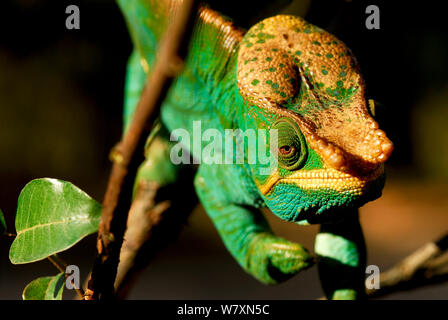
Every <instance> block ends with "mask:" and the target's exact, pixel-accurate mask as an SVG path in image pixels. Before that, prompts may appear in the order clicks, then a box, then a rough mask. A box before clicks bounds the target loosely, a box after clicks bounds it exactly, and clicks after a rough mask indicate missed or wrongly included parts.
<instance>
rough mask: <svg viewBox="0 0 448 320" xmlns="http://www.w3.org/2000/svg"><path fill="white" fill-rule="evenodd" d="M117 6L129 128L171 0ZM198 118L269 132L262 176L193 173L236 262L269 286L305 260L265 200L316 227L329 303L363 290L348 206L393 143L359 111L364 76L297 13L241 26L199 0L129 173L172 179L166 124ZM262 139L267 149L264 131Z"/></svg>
mask: <svg viewBox="0 0 448 320" xmlns="http://www.w3.org/2000/svg"><path fill="white" fill-rule="evenodd" d="M175 2H176V1H173V2H172V3H174V4H175ZM118 3H119V5H120V7H121V9H122V11H123V12H124V15H125V18H126V20H127V23H128V27H129V30H130V33H131V36H132V39H133V42H134V46H135V50H134V52H133V54H132V56H131V58H130V60H129V65H128V72H127V79H126V100H125V113H124V118H125V127H127V126H128V124H129V121H130V119H131V117H132V115H133V112H134V110H135V106H136V104H137V101H138V98H139V96H140V92H141V90H142V87H143V84H144V81H145V78H146V75H147V73H148V72H150V69H151V66H152V65H153V63H154V59H155V50H156V46H157V43H158V42H159V40H160V38H161V35H162V33H163V31H164V30H165V28H166V25H167V23H168V22H167V21H168V12H170V11H171V9H170V7H169V5H170V3H171V2H170V1H152V0H118ZM372 106H373V105H372ZM341 119H343V120H341ZM199 120H200V121H201V125H202V130H207V129H216V130H218V131H219V132H220V133H222V134H223V135H224V132H225V131H224V130H226V129H241V130H243V131H244V130H246V129H272V128H274V129H278V147H279V149H278V150H275V152H279V155H278V159H279V162H278V164H279V165H278V166H275V167H273V169H272V170H271V171H270V173H269V174H268V175H266V174H260V168H261V164H260V163H255V164H249V163H248V161H244V163H242V164H226V165H223V164H213V163H212V164H205V163H204V162H202V163H201V164H200V165H199V169H198V171H197V174H196V178H195V188H196V191H197V194H198V196H199V199H200V201H201V203H202V204H203V206H204V208H205V210H206V212H207V213H208V215H209V216H210V218H211V219H212V221H213V223H214V225H215V226H216V228H217V230H218V232H219V234H220V235H221V237H222V239H223V241H224V244H225V245H226V247H227V249H228V250H229V251H230V253H231V254H232V255H233V256H234V257H235V259H236V260H237V261H238V263H239V264H240V265H241V267H242V268H244V269H245V270H246V271H247V272H248V273H250V274H251V275H253V276H254V277H255V278H257V279H258V280H260V281H262V282H263V283H267V284H275V283H279V282H281V281H284V280H286V279H288V278H290V277H292V276H293V275H295V274H297V273H298V272H299V271H301V270H304V269H306V268H308V267H310V266H312V265H313V263H314V259H313V257H312V255H311V254H310V253H309V252H308V251H307V250H306V249H305V248H304V247H303V246H302V245H300V244H298V243H293V242H290V241H288V240H285V239H282V238H280V237H278V236H275V235H274V234H273V233H272V231H271V229H270V228H269V225H268V223H267V221H266V220H265V218H264V216H263V214H262V213H261V212H260V208H262V207H266V206H267V207H268V208H269V209H270V210H271V211H272V212H273V213H274V214H275V215H277V216H278V217H280V218H281V219H283V220H286V221H290V222H293V223H298V224H310V223H319V224H322V226H321V230H320V232H319V234H318V235H317V236H316V244H315V252H316V254H317V256H318V257H319V263H318V268H319V274H320V277H321V280H322V286H323V289H324V292H325V294H326V296H327V297H328V298H329V299H356V298H362V297H364V273H365V263H366V258H365V257H366V253H365V245H364V240H363V235H362V230H361V227H360V224H359V221H358V210H357V208H358V207H359V206H361V205H363V204H364V203H366V202H367V201H371V200H374V199H376V198H378V197H379V196H380V195H381V189H382V187H383V184H384V174H383V170H382V168H383V166H382V163H383V162H384V161H385V160H386V159H387V158H388V156H389V154H390V152H391V151H392V145H391V143H390V141H389V140H388V139H387V137H385V135H384V133H383V132H382V131H381V130H379V129H378V127H377V125H375V121H374V120H373V119H372V118H371V116H370V115H369V111H368V109H367V103H366V99H365V97H364V84H363V82H362V78H361V77H360V74H359V70H358V67H357V64H356V61H355V59H354V58H353V57H352V55H351V53H350V51H349V50H348V49H347V48H346V47H345V45H344V44H343V43H342V42H340V41H339V40H337V39H336V38H335V37H333V36H331V35H329V34H328V33H326V32H325V31H323V30H321V29H319V28H317V27H315V26H313V25H311V24H308V23H307V22H305V21H304V20H302V19H300V18H297V17H291V16H277V17H273V18H270V19H266V20H264V21H262V22H260V23H258V24H257V25H255V26H254V27H252V28H251V29H250V30H249V31H248V32H247V33H244V31H241V30H240V29H238V28H236V27H235V26H233V25H232V23H231V21H230V20H229V19H227V18H225V17H223V16H221V15H220V14H218V13H216V12H214V11H213V10H211V9H208V8H205V7H203V8H201V13H200V16H199V18H198V20H197V22H196V27H195V31H194V34H193V38H192V42H191V45H190V51H189V56H188V58H187V61H186V64H185V69H184V71H183V72H182V74H181V75H180V76H179V77H178V78H177V80H176V81H175V83H174V85H173V87H172V88H171V90H170V92H169V95H168V98H167V99H166V101H165V102H164V103H163V106H162V109H161V125H160V126H158V127H157V128H158V129H156V130H155V131H154V132H153V134H152V137H151V139H150V140H151V142H150V143H149V144H148V148H147V153H146V156H147V160H146V162H145V163H144V164H143V165H142V167H141V169H140V172H139V176H138V179H147V180H150V181H155V182H158V183H159V184H160V185H169V184H174V183H176V180H177V177H178V176H179V172H180V170H179V166H176V165H174V164H173V163H172V162H171V160H170V156H169V154H170V153H169V150H170V148H171V147H172V146H173V145H175V144H176V142H175V141H174V142H173V141H170V137H169V132H171V136H172V138H176V139H178V140H182V138H181V137H179V136H176V134H175V133H176V129H178V128H182V129H185V130H187V131H188V132H189V133H190V135H191V136H193V121H199ZM338 121H339V122H338ZM350 128H358V131H356V130H351V129H350ZM353 131H355V132H353ZM268 132H269V131H268ZM372 137H373V138H372ZM266 141H267V142H266V144H267V148H268V149H269V148H270V145H269V141H270V140H269V136H268V137H267V140H266ZM181 142H183V143H182V145H183V147H184V149H185V150H187V151H189V152H190V153H191V154H192V156H193V157H195V158H198V159H200V158H201V154H200V153H198V150H197V149H193V148H190V147H189V144H188V143H185V141H183V140H182V141H181ZM207 144H208V142H205V141H202V146H201V148H202V149H203V148H204V147H206V146H207ZM285 147H286V149H285ZM245 160H247V154H246V155H245ZM173 198H175V195H173Z"/></svg>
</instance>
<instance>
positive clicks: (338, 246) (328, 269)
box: [315, 209, 366, 300]
mask: <svg viewBox="0 0 448 320" xmlns="http://www.w3.org/2000/svg"><path fill="white" fill-rule="evenodd" d="M352 210H353V213H351V214H350V215H349V217H348V218H346V219H345V220H344V221H341V222H338V223H334V224H323V225H321V229H320V231H319V233H318V234H317V236H316V242H315V252H316V254H317V255H318V257H319V262H318V265H317V266H318V270H319V277H320V279H321V283H322V287H323V290H324V292H325V295H326V297H327V298H328V299H336V300H353V299H364V298H365V285H364V281H365V270H366V247H365V243H364V236H363V233H362V229H361V225H360V223H359V218H358V213H357V209H352Z"/></svg>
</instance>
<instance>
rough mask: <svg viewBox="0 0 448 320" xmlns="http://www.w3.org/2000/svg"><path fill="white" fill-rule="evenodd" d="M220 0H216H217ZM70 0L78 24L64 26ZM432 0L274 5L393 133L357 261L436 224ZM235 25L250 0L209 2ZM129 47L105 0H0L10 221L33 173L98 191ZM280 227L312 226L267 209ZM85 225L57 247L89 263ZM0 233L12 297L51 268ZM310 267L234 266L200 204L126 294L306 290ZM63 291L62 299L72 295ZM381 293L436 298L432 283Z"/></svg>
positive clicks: (440, 102) (440, 132) (84, 266)
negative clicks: (273, 278) (350, 63)
mask: <svg viewBox="0 0 448 320" xmlns="http://www.w3.org/2000/svg"><path fill="white" fill-rule="evenodd" d="M224 3H225V4H224ZM69 4H76V5H78V6H79V8H80V11H81V29H80V30H67V29H66V28H65V19H66V16H67V15H66V14H65V8H66V6H67V5H69ZM369 4H377V5H378V6H379V8H380V18H381V25H380V26H381V29H380V30H367V29H366V27H365V19H366V17H367V15H366V14H365V8H366V6H367V5H369ZM437 4H438V3H437V2H435V1H424V2H423V1H418V2H415V3H410V2H398V1H370V2H368V3H367V2H365V1H356V0H353V1H322V0H312V1H300V0H298V1H294V2H293V3H292V4H291V5H290V6H289V7H288V8H286V9H285V11H284V12H287V13H294V14H296V15H301V16H305V17H306V18H307V19H308V20H309V21H310V22H312V23H314V24H316V25H318V26H320V27H323V28H324V29H326V30H328V31H330V32H332V33H334V34H335V35H336V36H338V37H339V38H340V39H341V40H343V41H344V42H345V43H346V44H347V45H348V47H350V48H351V49H352V50H353V52H354V54H355V55H356V57H357V58H358V60H359V63H360V65H361V68H362V72H363V75H364V77H365V80H366V83H367V88H368V97H370V98H374V99H375V100H377V101H380V102H381V103H382V104H384V105H385V107H386V109H387V114H386V115H385V116H382V117H381V119H380V124H381V126H382V127H383V128H384V129H385V131H386V132H387V134H388V136H389V137H390V138H391V140H392V141H393V142H394V144H395V151H394V153H393V155H392V157H391V158H390V161H389V162H388V165H387V166H388V168H387V170H388V174H389V180H388V183H387V185H386V188H385V190H384V196H383V198H381V199H380V200H378V201H375V202H373V203H370V204H368V205H366V206H365V207H363V208H362V209H361V219H362V222H363V226H364V229H365V233H366V239H367V244H368V248H369V263H371V264H377V265H379V266H380V268H381V269H385V268H387V267H389V266H391V265H392V264H393V263H394V262H396V261H398V260H399V259H401V258H403V257H404V256H405V255H407V254H409V253H410V252H412V251H413V250H415V249H416V248H417V247H419V246H420V245H422V244H423V243H424V242H426V241H430V240H433V239H435V238H437V237H439V236H440V235H441V234H442V233H444V232H446V231H447V230H448V130H447V128H446V127H447V120H448V108H447V103H448V80H447V76H446V73H447V71H448V36H447V34H448V33H447V31H448V30H447V29H448V25H447V23H446V16H445V11H444V10H443V9H442V7H439V6H438V5H437ZM212 5H213V6H215V7H217V8H218V9H220V10H221V11H223V12H226V13H227V14H229V15H232V16H234V18H235V19H236V21H237V22H238V23H239V24H240V25H242V26H250V25H251V24H253V23H255V22H256V20H257V19H259V18H262V16H260V17H258V16H257V17H255V18H254V17H252V18H248V17H249V14H250V12H251V8H252V7H253V6H254V5H255V1H245V2H244V7H242V5H243V1H226V2H224V1H222V2H221V1H213V2H212ZM131 49H132V45H131V42H130V39H129V35H128V31H127V29H126V25H125V22H124V20H123V17H122V15H121V13H120V11H119V10H118V7H117V5H116V4H115V2H114V1H106V0H90V1H70V2H68V1H60V0H53V1H50V0H39V1H38V0H16V1H9V0H7V1H4V0H3V1H2V2H1V4H0V150H1V154H0V207H1V208H2V210H3V212H4V213H5V215H6V219H7V222H8V225H9V229H10V232H14V228H13V217H14V214H15V209H16V202H17V197H18V195H19V193H20V190H21V189H22V188H23V186H24V185H25V184H26V183H27V182H29V181H30V180H32V179H34V178H40V177H53V178H59V179H63V180H68V181H71V182H73V183H74V184H75V185H77V186H79V187H80V188H81V189H83V190H85V191H86V192H88V193H89V194H90V195H92V196H93V197H94V198H95V199H97V200H99V201H100V200H101V199H102V195H103V193H104V190H105V186H106V182H107V177H108V175H109V168H110V163H109V161H108V152H109V150H110V148H111V147H112V146H113V145H114V143H116V142H117V141H118V140H119V139H120V135H121V126H122V116H121V115H122V101H123V86H124V74H125V66H126V60H127V57H128V55H129V54H130V52H131ZM267 215H268V217H269V220H270V221H271V223H272V225H273V228H274V230H275V231H276V232H277V233H279V234H281V235H282V236H284V237H286V238H289V239H292V240H295V241H300V242H301V243H303V244H305V245H306V246H307V247H308V248H310V249H312V247H313V237H314V234H315V232H316V230H317V229H316V227H315V226H313V227H304V228H303V227H297V226H292V225H289V224H287V223H283V222H281V221H278V219H276V218H275V217H272V215H270V214H269V213H267ZM94 240H95V239H94V236H91V237H88V238H87V239H85V240H83V241H82V242H80V243H79V244H78V245H77V246H76V247H74V248H73V249H71V250H70V251H68V252H66V253H64V254H63V255H62V256H63V257H64V258H65V259H66V260H68V261H69V262H70V263H72V264H77V265H79V266H80V268H81V273H82V275H83V276H84V277H85V276H86V275H87V273H88V271H89V270H90V266H91V262H92V261H93V257H94V253H95V248H94ZM10 243H11V241H10V239H7V238H2V239H0V299H19V298H20V296H21V291H22V289H23V288H24V287H25V285H26V284H27V283H28V282H30V281H31V280H33V279H34V278H36V277H39V276H46V275H52V274H55V271H54V270H53V269H52V267H51V265H50V264H49V263H48V262H46V261H42V262H38V263H34V264H31V265H21V266H13V265H11V264H10V262H9V260H8V250H9V246H10ZM321 295H322V291H321V289H320V287H319V283H318V278H317V273H316V270H315V268H314V269H311V270H309V271H306V272H305V273H303V274H301V275H299V276H297V277H295V278H294V279H292V280H290V281H288V282H287V283H285V284H282V285H280V286H276V287H267V286H263V285H261V284H259V283H258V282H256V281H255V280H253V279H252V278H250V277H249V276H248V275H246V274H245V273H244V272H243V271H242V270H241V269H240V268H239V267H238V265H237V264H236V262H234V261H233V259H232V258H231V257H230V255H229V254H228V253H227V252H226V251H225V249H224V247H223V245H222V243H221V241H220V239H219V237H218V235H217V234H216V231H215V229H214V227H213V226H212V224H211V222H210V220H209V219H208V217H207V216H206V215H205V213H204V212H203V210H202V208H201V207H198V208H197V209H196V210H195V211H194V213H193V215H192V216H191V218H190V221H189V225H188V226H187V227H185V229H184V230H183V232H182V234H181V235H180V238H179V240H178V241H177V243H176V244H174V245H172V246H170V247H169V248H168V249H167V250H165V251H164V252H162V253H161V255H160V256H159V258H158V259H157V260H156V261H155V262H154V264H152V265H151V267H150V268H148V270H147V271H146V272H145V273H144V274H143V275H142V278H141V281H140V282H139V283H138V285H137V286H136V288H135V290H134V291H133V292H132V293H131V296H130V297H131V298H140V299H145V298H151V299H156V298H160V299H164V298H180V299H206V298H210V299H213V298H236V299H238V298H252V299H258V298H273V299H314V298H317V297H319V296H321ZM70 296H71V293H68V294H67V295H66V296H65V297H70ZM387 298H391V299H393V298H401V299H446V298H448V285H447V284H440V285H437V286H432V287H429V288H422V289H419V290H415V291H412V292H405V293H398V294H394V295H390V296H388V297H387Z"/></svg>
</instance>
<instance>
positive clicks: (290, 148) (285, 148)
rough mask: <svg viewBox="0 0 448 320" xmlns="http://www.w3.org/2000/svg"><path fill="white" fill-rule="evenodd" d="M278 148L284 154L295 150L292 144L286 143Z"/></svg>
mask: <svg viewBox="0 0 448 320" xmlns="http://www.w3.org/2000/svg"><path fill="white" fill-rule="evenodd" d="M278 150H279V151H280V153H281V154H282V155H284V156H286V155H288V154H291V153H294V152H295V148H294V147H293V146H288V145H285V146H281V147H280V148H278Z"/></svg>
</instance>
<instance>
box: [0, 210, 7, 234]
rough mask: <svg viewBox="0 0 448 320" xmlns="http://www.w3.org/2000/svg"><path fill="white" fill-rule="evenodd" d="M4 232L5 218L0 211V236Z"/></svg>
mask: <svg viewBox="0 0 448 320" xmlns="http://www.w3.org/2000/svg"><path fill="white" fill-rule="evenodd" d="M5 232H6V222H5V216H4V215H3V212H2V209H0V234H4V233H5Z"/></svg>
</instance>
